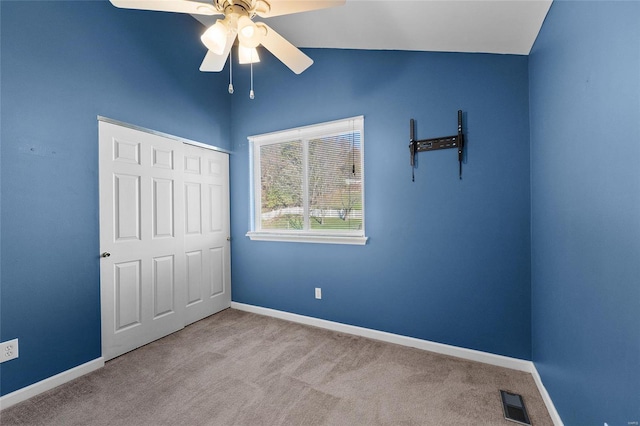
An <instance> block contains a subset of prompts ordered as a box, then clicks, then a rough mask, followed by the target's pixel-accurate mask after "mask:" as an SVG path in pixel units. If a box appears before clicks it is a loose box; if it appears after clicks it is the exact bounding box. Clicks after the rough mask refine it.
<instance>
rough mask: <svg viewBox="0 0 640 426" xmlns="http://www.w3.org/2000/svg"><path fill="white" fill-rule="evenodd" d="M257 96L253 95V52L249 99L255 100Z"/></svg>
mask: <svg viewBox="0 0 640 426" xmlns="http://www.w3.org/2000/svg"><path fill="white" fill-rule="evenodd" d="M255 97H256V95H255V94H254V93H253V51H251V90H249V99H254V98H255Z"/></svg>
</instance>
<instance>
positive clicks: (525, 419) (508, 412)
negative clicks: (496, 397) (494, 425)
mask: <svg viewBox="0 0 640 426" xmlns="http://www.w3.org/2000/svg"><path fill="white" fill-rule="evenodd" d="M500 395H501V396H502V408H503V409H504V418H505V419H507V420H510V421H512V422H516V423H520V424H521V425H530V424H531V420H529V415H528V414H527V409H526V407H525V406H524V401H523V400H522V396H521V395H518V394H517V393H510V392H507V391H503V390H501V391H500Z"/></svg>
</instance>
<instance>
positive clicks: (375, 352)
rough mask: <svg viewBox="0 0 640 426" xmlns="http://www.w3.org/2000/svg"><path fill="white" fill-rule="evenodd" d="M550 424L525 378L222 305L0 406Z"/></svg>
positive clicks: (190, 417)
mask: <svg viewBox="0 0 640 426" xmlns="http://www.w3.org/2000/svg"><path fill="white" fill-rule="evenodd" d="M500 389H504V390H507V391H511V392H515V393H519V394H521V395H522V396H523V398H524V401H525V404H526V405H527V409H528V411H529V415H530V417H531V420H532V423H533V425H535V426H543V425H552V424H553V423H552V421H551V418H550V417H549V414H548V412H547V411H546V408H545V405H544V403H543V401H542V398H541V397H540V394H539V393H538V390H537V388H536V386H535V383H534V381H533V378H532V377H531V375H530V374H527V373H523V372H519V371H513V370H509V369H505V368H500V367H494V366H490V365H485V364H481V363H475V362H470V361H465V360H461V359H458V358H453V357H448V356H443V355H437V354H433V353H430V352H425V351H421V350H418V349H412V348H406V347H402V346H397V345H393V344H389V343H383V342H379V341H376V340H370V339H366V338H362V337H356V336H351V335H346V334H341V333H336V332H332V331H327V330H323V329H319V328H314V327H309V326H304V325H300V324H296V323H291V322H287V321H283V320H278V319H274V318H270V317H264V316H260V315H256V314H251V313H246V312H242V311H238V310H234V309H227V310H225V311H223V312H220V313H219V314H216V315H214V316H211V317H209V318H207V319H204V320H202V321H199V322H197V323H195V324H192V325H190V326H188V327H186V328H185V329H184V330H182V331H179V332H177V333H174V334H172V335H170V336H167V337H165V338H163V339H160V340H158V341H156V342H154V343H151V344H149V345H146V346H144V347H142V348H140V349H137V350H135V351H132V352H130V353H128V354H125V355H123V356H121V357H119V358H116V359H114V360H111V361H109V362H107V363H106V365H105V367H104V368H102V369H100V370H98V371H95V372H93V373H91V374H88V375H86V376H83V377H81V378H79V379H76V380H74V381H72V382H69V383H67V384H65V385H62V386H60V387H58V388H56V389H53V390H51V391H49V392H46V393H43V394H41V395H38V396H36V397H34V398H32V399H30V400H28V401H25V402H23V403H20V404H17V405H15V406H13V407H10V408H8V409H5V410H3V411H2V412H1V413H0V423H1V424H2V425H3V426H4V425H6V426H8V425H23V424H29V425H172V426H175V425H514V424H515V423H512V422H508V421H506V420H505V419H504V417H503V413H502V406H501V402H500V393H499V390H500Z"/></svg>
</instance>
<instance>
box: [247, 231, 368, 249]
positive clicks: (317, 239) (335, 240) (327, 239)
mask: <svg viewBox="0 0 640 426" xmlns="http://www.w3.org/2000/svg"><path fill="white" fill-rule="evenodd" d="M246 235H247V237H249V238H250V239H251V241H278V242H288V243H317V244H349V245H359V246H363V245H365V244H366V243H367V239H368V237H360V236H353V235H344V236H341V235H311V234H304V235H300V234H297V235H296V234H285V233H283V234H276V233H272V232H247V234H246Z"/></svg>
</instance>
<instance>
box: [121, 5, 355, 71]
mask: <svg viewBox="0 0 640 426" xmlns="http://www.w3.org/2000/svg"><path fill="white" fill-rule="evenodd" d="M110 1H111V3H112V4H113V5H114V6H116V7H120V8H124V9H141V10H157V11H164V12H178V13H189V14H192V15H209V16H212V15H224V18H223V19H218V20H216V22H215V24H213V25H211V26H210V27H209V28H208V29H207V30H206V31H205V32H204V34H202V37H201V40H202V43H203V44H204V45H205V46H206V47H207V49H208V50H209V51H208V52H207V55H206V56H205V58H204V61H202V65H200V71H211V72H218V71H222V69H223V68H224V65H225V63H226V62H227V57H228V56H229V52H231V48H232V47H233V45H234V43H235V40H236V38H238V58H239V61H240V63H241V64H247V63H255V62H259V60H260V59H259V57H258V52H257V50H256V47H257V46H259V45H262V46H264V47H265V48H266V49H267V50H269V51H270V52H271V53H273V55H274V56H275V57H277V58H278V59H279V60H280V61H282V62H283V63H284V64H285V65H286V66H287V67H289V68H290V69H291V70H292V71H293V72H295V73H296V74H300V73H301V72H303V71H304V70H306V69H307V68H308V67H309V66H311V64H313V60H312V59H311V58H309V57H308V56H307V55H305V54H304V53H303V52H302V51H301V50H300V49H298V48H297V47H295V46H294V45H293V44H291V43H290V42H288V41H287V40H286V39H285V38H284V37H282V36H281V35H280V34H278V33H277V32H275V31H274V30H273V29H271V27H269V26H268V25H266V24H265V23H263V22H254V21H253V18H254V17H255V16H256V15H257V16H259V17H261V18H271V17H273V16H280V15H288V14H292V13H299V12H306V11H310V10H317V9H324V8H328V7H334V6H341V5H343V4H344V3H345V2H346V0H209V2H207V3H204V2H200V1H195V0H110Z"/></svg>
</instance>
